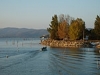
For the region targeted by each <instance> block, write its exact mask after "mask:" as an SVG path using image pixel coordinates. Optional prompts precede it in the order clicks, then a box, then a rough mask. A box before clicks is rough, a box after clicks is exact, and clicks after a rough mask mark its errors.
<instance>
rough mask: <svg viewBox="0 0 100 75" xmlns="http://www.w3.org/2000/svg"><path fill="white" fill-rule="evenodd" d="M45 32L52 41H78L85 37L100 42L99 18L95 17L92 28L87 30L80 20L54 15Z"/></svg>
mask: <svg viewBox="0 0 100 75" xmlns="http://www.w3.org/2000/svg"><path fill="white" fill-rule="evenodd" d="M47 31H48V32H49V37H50V38H51V39H54V40H64V39H65V40H80V39H84V38H85V37H86V36H88V39H89V40H100V16H98V15H97V17H96V19H95V22H94V28H93V29H90V30H89V29H87V28H86V26H85V22H84V21H83V20H82V19H81V18H77V19H74V18H73V17H71V16H69V15H67V16H66V15H64V14H61V15H59V16H57V15H54V16H53V17H52V21H51V24H50V25H49V28H47Z"/></svg>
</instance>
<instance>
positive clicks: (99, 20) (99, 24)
mask: <svg viewBox="0 0 100 75" xmlns="http://www.w3.org/2000/svg"><path fill="white" fill-rule="evenodd" d="M94 32H95V34H96V37H97V39H98V40H100V16H98V15H97V17H96V20H95V23H94Z"/></svg>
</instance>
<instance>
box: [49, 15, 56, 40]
mask: <svg viewBox="0 0 100 75" xmlns="http://www.w3.org/2000/svg"><path fill="white" fill-rule="evenodd" d="M49 26H50V27H49V28H47V31H48V32H49V33H50V38H51V39H55V40H56V39H58V34H57V31H58V17H57V15H54V16H53V17H52V21H51V24H50V25H49Z"/></svg>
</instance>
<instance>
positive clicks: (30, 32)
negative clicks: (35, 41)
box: [0, 27, 48, 38]
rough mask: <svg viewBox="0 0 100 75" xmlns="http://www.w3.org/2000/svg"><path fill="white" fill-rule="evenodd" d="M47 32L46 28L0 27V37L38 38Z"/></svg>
mask: <svg viewBox="0 0 100 75" xmlns="http://www.w3.org/2000/svg"><path fill="white" fill-rule="evenodd" d="M47 34H48V31H47V30H46V29H28V28H11V27H7V28H0V38H39V37H41V36H42V35H47Z"/></svg>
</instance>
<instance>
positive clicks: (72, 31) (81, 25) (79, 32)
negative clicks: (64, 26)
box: [69, 18, 85, 40]
mask: <svg viewBox="0 0 100 75" xmlns="http://www.w3.org/2000/svg"><path fill="white" fill-rule="evenodd" d="M84 30H85V22H84V21H83V20H82V19H80V18H77V19H76V20H72V22H71V25H70V27H69V37H70V39H71V40H77V39H82V37H83V32H84Z"/></svg>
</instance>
